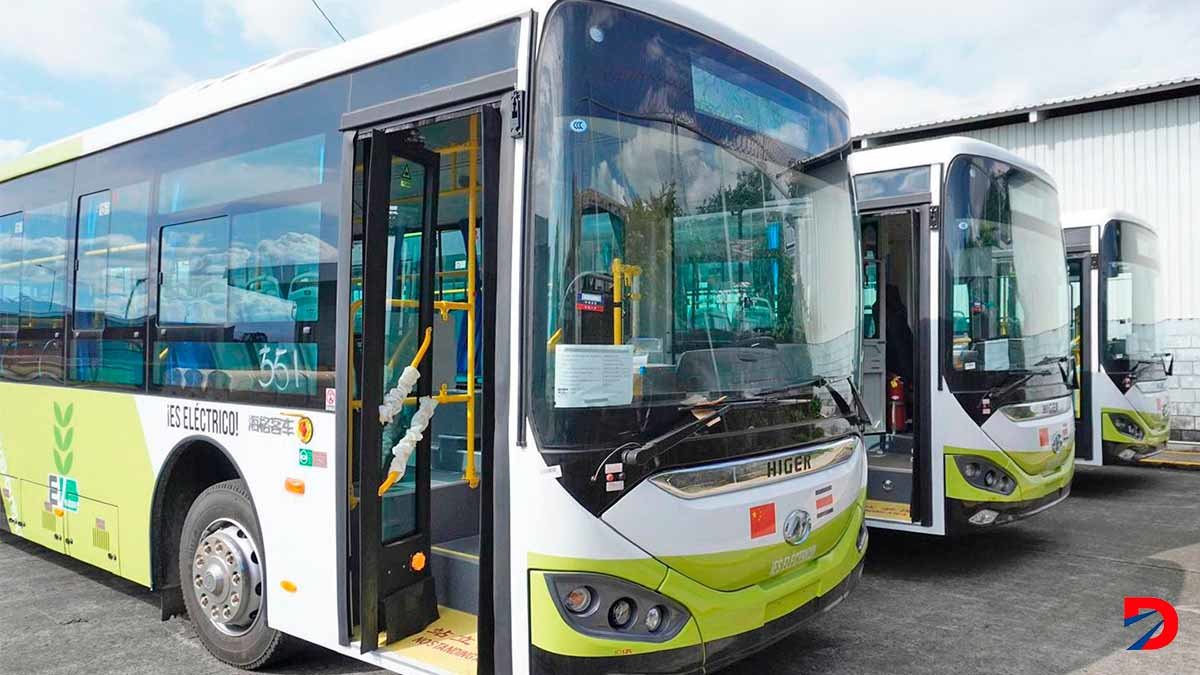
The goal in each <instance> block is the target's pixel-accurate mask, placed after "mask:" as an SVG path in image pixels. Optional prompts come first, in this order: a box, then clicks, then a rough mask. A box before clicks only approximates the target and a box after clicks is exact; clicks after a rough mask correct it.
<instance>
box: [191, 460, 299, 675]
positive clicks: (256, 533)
mask: <svg viewBox="0 0 1200 675" xmlns="http://www.w3.org/2000/svg"><path fill="white" fill-rule="evenodd" d="M224 521H233V522H235V523H237V524H238V525H240V526H242V527H241V528H239V533H241V534H242V535H244V536H248V537H249V539H250V541H251V542H253V544H252V545H253V548H254V549H255V553H256V554H257V560H255V563H256V564H257V565H258V566H259V568H260V569H265V567H264V559H263V557H262V556H263V553H262V552H263V546H262V530H261V529H260V527H259V524H258V517H257V516H256V515H255V513H254V506H253V504H252V503H251V501H250V492H249V490H247V489H246V482H245V481H243V480H231V481H225V482H224V483H217V484H216V485H214V486H212V487H210V488H208V489H207V490H205V491H204V492H201V493H200V496H198V497H196V501H194V502H192V506H191V508H190V509H189V510H188V514H187V518H186V519H184V521H183V531H182V533H181V535H180V537H179V582H180V590H181V591H182V592H183V601H184V604H185V605H186V607H187V612H188V616H189V617H190V618H191V620H192V624H193V625H194V626H195V627H196V633H197V634H198V635H199V636H200V641H201V642H202V643H204V647H205V649H207V650H208V651H209V653H210V654H212V655H213V656H214V657H216V658H217V659H219V660H220V661H222V662H224V663H227V664H229V665H231V666H234V667H237V668H243V669H245V670H256V669H258V668H262V667H264V666H267V665H269V664H271V663H273V662H275V661H278V660H279V659H280V658H282V657H283V656H285V655H286V652H287V651H289V647H290V646H291V645H290V642H291V641H290V640H289V639H288V637H287V636H286V635H284V634H283V633H280V632H279V631H277V630H274V629H272V628H269V627H268V626H267V604H266V602H267V598H266V588H265V581H263V582H260V583H258V584H256V586H257V587H256V588H253V589H249V590H247V591H246V592H247V593H251V592H252V593H255V594H256V595H257V597H259V598H261V600H260V601H259V602H260V604H259V609H258V610H257V612H255V613H253V617H252V618H247V622H248V623H247V625H246V626H244V627H238V631H237V632H238V634H237V635H233V634H228V633H227V632H223V630H222V629H221V628H218V627H217V623H216V622H215V621H214V620H213V619H212V618H210V616H209V612H208V611H206V610H205V609H203V608H202V607H201V605H200V602H201V601H200V598H198V597H197V591H196V586H195V584H196V582H195V578H196V576H197V574H196V569H195V567H194V566H195V565H196V558H197V547H198V546H199V545H200V542H201V540H202V539H204V538H205V537H206V536H208V534H209V532H208V531H207V530H208V529H209V526H210V525H212V524H214V523H218V522H224ZM253 557H254V556H247V559H250V558H253ZM260 578H265V577H260ZM206 601H207V600H206Z"/></svg>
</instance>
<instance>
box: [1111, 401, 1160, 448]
mask: <svg viewBox="0 0 1200 675" xmlns="http://www.w3.org/2000/svg"><path fill="white" fill-rule="evenodd" d="M1117 414H1120V415H1125V416H1126V417H1128V418H1129V419H1131V420H1133V421H1134V422H1137V425H1138V426H1139V427H1141V428H1142V433H1144V434H1145V436H1144V437H1143V438H1142V439H1141V440H1138V439H1136V438H1131V437H1129V436H1126V435H1125V434H1123V433H1121V432H1120V431H1117V428H1116V427H1115V426H1113V423H1112V416H1113V415H1117ZM1156 417H1158V420H1157V421H1160V422H1162V423H1163V424H1164V425H1165V426H1163V427H1162V428H1160V429H1159V430H1158V431H1155V430H1153V429H1151V428H1150V425H1149V423H1148V422H1150V421H1152V420H1154V418H1156ZM1100 420H1101V422H1100V434H1101V438H1102V439H1103V440H1105V441H1108V442H1110V443H1121V444H1124V445H1162V444H1163V443H1166V442H1167V441H1168V440H1169V439H1170V436H1171V425H1170V421H1169V419H1166V418H1162V417H1159V416H1157V415H1151V414H1150V413H1144V412H1138V411H1136V410H1125V409H1121V408H1104V409H1103V410H1101V411H1100Z"/></svg>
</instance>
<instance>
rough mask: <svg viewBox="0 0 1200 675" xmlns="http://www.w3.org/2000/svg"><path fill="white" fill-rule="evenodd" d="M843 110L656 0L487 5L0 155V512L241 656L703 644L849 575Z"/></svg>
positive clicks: (454, 655)
mask: <svg viewBox="0 0 1200 675" xmlns="http://www.w3.org/2000/svg"><path fill="white" fill-rule="evenodd" d="M849 140H850V138H849V123H848V118H847V114H846V110H845V106H844V103H843V102H842V99H841V98H840V97H839V96H838V95H837V94H836V93H835V92H834V91H832V90H831V89H830V88H829V87H827V86H826V85H825V84H823V83H822V82H821V81H820V80H818V79H817V78H815V77H813V76H812V75H810V74H809V73H808V72H807V71H805V70H804V69H802V68H801V67H799V66H797V65H795V64H793V63H792V62H791V61H789V60H787V59H785V58H783V57H781V56H779V55H778V54H776V53H774V52H772V51H770V50H768V49H766V48H764V47H763V46H762V45H760V44H758V43H756V42H755V41H753V40H752V39H749V38H747V37H744V36H742V35H738V34H736V33H733V32H731V31H729V30H728V29H726V28H725V27H723V26H722V25H720V24H718V23H716V22H714V21H712V20H710V19H708V18H705V17H704V16H702V15H700V14H697V13H695V12H694V11H692V10H690V9H688V8H686V7H683V6H681V5H678V4H674V3H670V2H664V1H663V0H624V1H623V2H621V3H612V2H592V1H584V0H569V1H563V2H556V3H550V2H533V3H524V4H519V3H518V2H517V1H516V0H512V1H491V2H475V3H467V4H465V5H456V6H454V7H451V8H448V9H444V10H435V11H433V12H432V13H429V14H423V15H420V16H418V17H415V18H412V19H410V20H407V21H405V22H404V23H402V24H400V25H398V26H397V27H395V28H391V29H387V30H383V31H382V32H379V33H375V34H371V35H368V36H366V37H363V38H360V39H356V40H353V41H351V42H349V43H347V44H344V45H340V46H337V47H334V48H331V49H329V50H326V51H322V52H319V53H307V52H302V53H291V54H287V55H284V56H282V57H279V58H277V59H274V60H272V61H269V62H266V63H264V64H260V65H258V66H254V67H252V68H249V69H247V70H245V71H241V72H239V73H235V74H234V75H231V76H229V77H226V78H223V79H220V80H215V81H209V82H203V83H199V84H196V85H193V86H192V87H190V88H189V89H186V90H184V91H181V92H179V93H176V94H173V95H171V96H169V97H167V98H166V99H164V100H163V101H161V102H160V103H159V104H158V105H156V106H154V107H152V108H150V109H148V110H145V111H142V112H140V113H137V114H134V115H132V116H130V117H127V118H124V119H121V120H118V121H116V122H113V123H111V124H108V125H105V126H102V127H99V128H97V129H93V130H91V131H87V132H85V133H82V134H80V135H77V136H73V137H70V138H68V139H66V140H64V141H61V142H58V143H55V144H53V145H50V146H47V147H44V148H42V149H39V150H37V151H35V152H33V153H32V154H30V155H28V156H26V157H24V158H21V159H18V160H16V161H15V163H12V164H9V165H7V166H5V167H3V168H2V169H0V180H2V181H3V182H0V490H2V492H0V494H3V514H4V517H3V518H2V519H0V524H2V526H3V528H4V529H5V530H7V531H8V532H9V534H10V535H15V536H19V537H23V538H25V539H28V540H30V541H33V542H37V543H39V544H41V545H43V546H45V547H47V548H49V549H51V550H53V551H57V552H59V553H61V554H65V555H68V556H71V557H73V558H77V559H79V560H82V561H85V562H87V563H90V564H92V565H95V566H96V567H99V568H101V569H104V570H108V571H110V572H112V573H114V574H116V575H119V576H121V577H124V578H126V579H129V580H132V581H134V582H137V583H139V584H142V585H144V586H147V587H150V588H153V589H157V590H158V591H159V592H160V596H161V602H162V612H163V615H164V616H170V615H178V614H183V613H186V614H187V615H188V616H190V618H191V620H192V621H193V623H194V625H195V627H196V630H197V633H198V634H199V636H200V639H201V640H202V642H203V643H204V645H205V646H206V647H207V648H208V650H209V651H210V652H211V653H212V654H213V655H214V656H215V657H217V658H219V659H220V660H222V661H225V662H227V663H230V664H233V665H236V666H240V667H244V668H255V667H259V666H262V665H264V664H266V663H268V662H270V661H271V660H272V659H273V658H274V657H276V656H278V655H279V654H281V653H284V651H285V648H286V647H287V645H288V643H289V642H291V641H293V640H294V639H300V640H305V641H309V642H312V643H316V644H318V645H322V646H324V647H327V648H329V649H332V650H334V651H337V652H340V653H343V654H347V655H351V656H353V657H356V658H360V659H362V660H364V661H367V662H369V663H372V664H376V665H378V666H381V667H383V668H386V669H389V670H393V671H396V672H407V673H475V672H487V673H491V672H497V673H508V672H515V673H524V672H539V673H562V672H578V673H589V672H595V673H600V672H603V673H617V672H637V673H656V672H662V673H667V672H670V673H678V672H694V671H695V672H711V671H712V670H714V669H717V668H719V667H721V666H723V665H724V664H727V663H729V662H731V661H733V660H736V659H739V658H741V657H743V656H745V655H746V654H749V653H751V652H753V651H755V650H757V649H760V648H763V647H766V646H767V645H769V644H771V643H773V642H775V641H777V640H779V639H782V638H783V637H785V636H786V635H788V634H790V633H791V632H793V631H794V630H796V629H797V628H798V627H799V626H800V624H801V622H802V621H803V620H805V619H807V618H809V617H812V616H814V615H817V614H819V613H821V612H823V611H825V610H828V609H830V608H832V607H833V606H835V605H836V604H838V603H839V602H840V601H841V600H842V599H843V598H844V597H846V595H847V594H848V593H849V592H850V590H851V589H852V588H853V587H854V586H855V584H856V583H857V580H858V578H859V576H860V574H861V570H862V560H863V555H864V549H865V546H866V543H867V531H866V529H865V527H864V525H863V521H864V503H865V499H866V480H867V468H866V465H867V462H866V450H865V447H864V445H863V442H862V435H861V429H862V424H863V422H862V420H863V418H864V415H865V412H864V410H863V406H862V403H861V399H860V398H859V397H858V396H857V389H856V386H857V378H858V363H859V354H860V321H861V317H860V314H859V312H858V310H857V308H858V306H859V296H860V293H861V286H860V281H859V273H860V271H859V270H860V267H859V260H858V255H859V251H858V229H857V221H856V219H855V217H854V211H853V200H852V195H851V188H850V177H849V169H848V165H847V157H848V149H849ZM5 536H9V535H5ZM31 564H40V563H31ZM0 573H2V572H0ZM5 621H6V622H8V623H6V625H9V624H12V623H13V622H14V621H18V622H19V619H15V618H14V617H7V618H6V619H5Z"/></svg>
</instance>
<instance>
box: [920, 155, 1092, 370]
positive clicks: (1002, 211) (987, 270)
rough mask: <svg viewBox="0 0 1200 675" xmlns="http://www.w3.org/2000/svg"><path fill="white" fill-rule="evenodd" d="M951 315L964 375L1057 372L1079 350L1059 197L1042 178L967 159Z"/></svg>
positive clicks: (956, 364) (954, 190) (948, 243)
mask: <svg viewBox="0 0 1200 675" xmlns="http://www.w3.org/2000/svg"><path fill="white" fill-rule="evenodd" d="M945 223H946V224H945V227H944V232H945V234H944V237H945V247H946V253H947V260H948V265H947V266H946V268H945V273H946V275H947V284H948V285H947V288H948V289H949V290H950V293H949V294H948V295H947V298H946V307H945V311H946V312H947V313H948V314H949V315H950V316H951V317H953V325H954V335H953V349H952V361H951V366H952V368H953V369H954V370H955V371H959V372H964V373H966V372H968V371H976V372H977V373H982V372H1009V371H1022V370H1030V369H1037V368H1051V369H1052V368H1053V367H1054V365H1053V364H1054V362H1053V360H1054V359H1058V358H1063V357H1066V356H1067V355H1068V353H1069V350H1068V344H1069V334H1068V332H1069V330H1070V325H1069V324H1070V316H1069V312H1070V308H1069V302H1070V299H1069V292H1070V291H1069V287H1068V285H1067V274H1066V265H1065V263H1064V261H1065V259H1066V254H1065V251H1064V249H1063V238H1062V229H1061V226H1060V225H1059V215H1058V194H1057V193H1056V192H1055V191H1054V188H1053V187H1051V186H1050V185H1049V184H1048V183H1046V182H1045V181H1043V180H1041V179H1039V178H1037V177H1036V176H1034V175H1033V174H1031V173H1029V172H1027V171H1023V170H1021V169H1018V168H1016V167H1013V166H1010V165H1008V164H1005V163H1003V162H999V161H996V160H992V159H986V158H982V157H960V158H958V159H956V160H955V161H954V162H953V163H952V164H951V166H950V171H949V177H948V179H947V182H946V218H945Z"/></svg>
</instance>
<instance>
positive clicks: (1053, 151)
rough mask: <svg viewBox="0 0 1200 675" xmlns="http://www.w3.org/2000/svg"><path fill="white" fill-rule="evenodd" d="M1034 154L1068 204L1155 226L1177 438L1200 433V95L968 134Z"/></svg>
mask: <svg viewBox="0 0 1200 675" xmlns="http://www.w3.org/2000/svg"><path fill="white" fill-rule="evenodd" d="M966 135H969V136H973V137H975V138H978V139H980V140H983V141H987V142H989V143H994V144H996V145H999V146H1001V147H1004V148H1007V149H1008V150H1010V151H1012V152H1014V153H1016V154H1017V155H1020V156H1022V157H1025V158H1026V159H1029V160H1032V161H1033V162H1036V163H1037V164H1038V165H1040V166H1041V167H1043V168H1044V169H1046V170H1047V171H1049V172H1050V174H1051V175H1053V176H1054V178H1055V180H1056V181H1057V182H1058V187H1059V192H1060V199H1061V202H1062V210H1063V212H1064V213H1065V212H1070V211H1078V210H1083V209H1098V208H1117V209H1123V210H1126V211H1130V212H1133V213H1135V214H1137V215H1139V216H1141V217H1143V218H1145V219H1146V220H1147V221H1149V222H1150V223H1151V224H1152V225H1153V226H1154V227H1155V229H1157V230H1158V233H1159V238H1160V242H1161V244H1162V249H1163V252H1164V257H1165V259H1164V278H1165V281H1166V287H1167V293H1166V316H1167V317H1168V318H1169V322H1168V346H1169V347H1170V349H1171V351H1172V352H1173V353H1174V354H1175V356H1176V366H1175V377H1173V378H1172V383H1171V386H1172V387H1173V388H1174V391H1172V401H1173V404H1172V405H1173V410H1172V412H1173V413H1174V415H1175V417H1174V421H1173V428H1174V430H1175V431H1174V432H1173V436H1174V437H1175V438H1176V439H1179V440H1188V441H1200V261H1198V260H1197V258H1198V257H1200V231H1198V229H1197V227H1196V224H1197V223H1198V222H1200V96H1189V97H1184V98H1177V99H1173V100H1168V101H1159V102H1155V103H1147V104H1141V105H1132V106H1126V107H1123V108H1114V109H1112V110H1102V111H1097V112H1089V113H1082V114H1078V115H1069V116H1064V117H1052V118H1050V119H1047V120H1044V121H1042V122H1038V123H1036V124H1028V123H1022V124H1012V125H1005V126H999V127H994V128H989V129H981V130H977V131H973V132H969V133H968V134H966Z"/></svg>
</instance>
